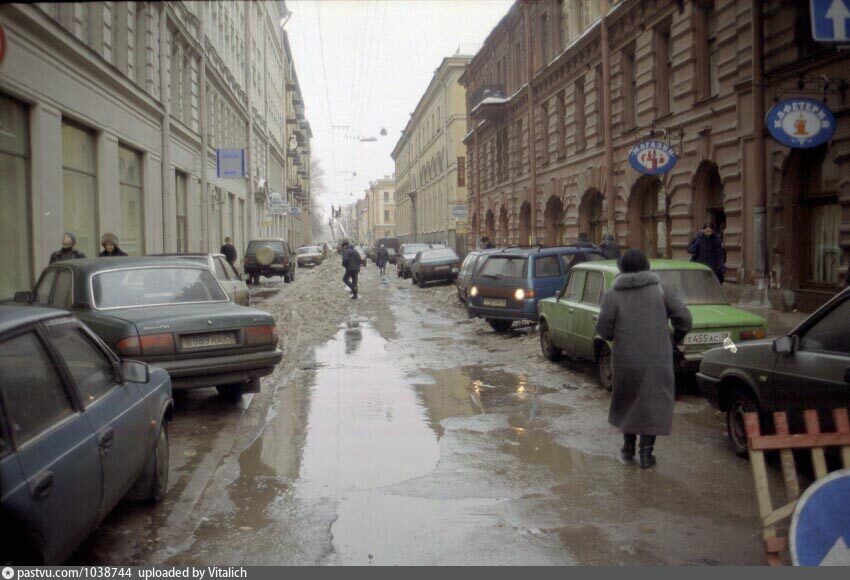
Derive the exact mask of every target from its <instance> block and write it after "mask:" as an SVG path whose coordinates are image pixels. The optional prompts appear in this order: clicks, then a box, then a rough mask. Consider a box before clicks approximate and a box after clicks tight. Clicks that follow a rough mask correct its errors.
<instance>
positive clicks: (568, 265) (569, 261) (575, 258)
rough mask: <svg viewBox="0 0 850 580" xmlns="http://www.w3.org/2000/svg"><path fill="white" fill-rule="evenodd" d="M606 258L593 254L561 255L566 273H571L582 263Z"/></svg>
mask: <svg viewBox="0 0 850 580" xmlns="http://www.w3.org/2000/svg"><path fill="white" fill-rule="evenodd" d="M604 259H605V256H602V255H601V254H594V253H591V252H576V253H575V254H561V264H563V266H564V272H569V271H570V270H571V269H572V267H573V266H575V265H576V264H581V263H582V262H595V261H597V260H604Z"/></svg>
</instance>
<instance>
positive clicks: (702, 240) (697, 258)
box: [688, 222, 726, 284]
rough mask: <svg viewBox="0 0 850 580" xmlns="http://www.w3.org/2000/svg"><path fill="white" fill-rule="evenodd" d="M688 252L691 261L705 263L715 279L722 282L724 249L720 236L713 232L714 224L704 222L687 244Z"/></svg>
mask: <svg viewBox="0 0 850 580" xmlns="http://www.w3.org/2000/svg"><path fill="white" fill-rule="evenodd" d="M688 253H689V254H691V261H692V262H699V263H700V264H705V265H706V266H708V267H709V268H711V271H712V272H714V275H715V276H717V280H718V281H719V282H720V283H721V284H722V283H723V273H724V271H725V270H726V268H725V266H724V254H725V252H724V250H723V242H722V241H721V240H720V237H719V236H718V235H717V234H716V233H715V232H714V224H713V223H711V222H706V223H705V224H703V226H702V231H700V232H699V233H698V234H697V235H696V236H695V237H694V239H693V241H691V243H690V245H689V246H688Z"/></svg>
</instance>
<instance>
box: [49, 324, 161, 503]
mask: <svg viewBox="0 0 850 580" xmlns="http://www.w3.org/2000/svg"><path fill="white" fill-rule="evenodd" d="M45 328H46V329H47V333H48V335H49V336H50V338H51V341H52V343H53V345H54V347H55V348H56V350H57V351H58V353H59V354H60V356H61V357H62V359H63V360H64V362H65V366H66V367H67V369H68V374H69V375H70V376H71V379H72V381H73V383H74V385H75V387H76V390H77V393H78V394H79V398H80V401H81V404H82V405H83V407H84V409H85V414H86V416H87V417H88V419H89V421H90V422H91V425H92V428H93V429H94V432H95V434H96V435H97V441H98V446H99V449H100V456H101V466H102V471H103V501H102V502H101V510H100V517H101V518H102V517H103V516H105V515H106V514H107V513H109V511H110V510H111V509H112V508H113V507H114V506H115V504H117V503H118V501H119V500H120V499H121V498H122V497H124V495H125V494H126V493H127V490H128V489H130V487H131V486H132V484H133V483H134V482H135V481H136V479H137V478H138V476H139V474H140V473H141V469H142V467H143V465H144V462H145V459H146V458H147V456H148V451H149V450H150V449H151V445H152V442H153V435H154V434H153V427H152V425H151V417H149V415H148V410H147V407H146V406H145V405H144V403H143V401H142V392H141V390H140V389H139V387H138V385H136V384H135V383H130V382H125V383H123V384H122V383H119V382H118V381H117V379H116V377H115V371H114V366H113V361H115V360H117V359H114V355H112V354H111V353H107V352H106V351H105V350H104V349H103V348H102V346H101V344H100V342H99V341H98V340H97V339H96V338H94V336H93V335H92V334H91V333H90V332H89V331H88V330H87V329H86V328H85V327H83V325H82V324H80V323H79V322H78V321H76V320H60V321H51V322H48V323H45Z"/></svg>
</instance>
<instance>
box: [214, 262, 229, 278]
mask: <svg viewBox="0 0 850 580" xmlns="http://www.w3.org/2000/svg"><path fill="white" fill-rule="evenodd" d="M213 267H214V268H215V277H216V278H218V279H219V280H224V281H227V273H226V272H225V271H224V266H222V265H221V260H219V259H217V258H214V259H213Z"/></svg>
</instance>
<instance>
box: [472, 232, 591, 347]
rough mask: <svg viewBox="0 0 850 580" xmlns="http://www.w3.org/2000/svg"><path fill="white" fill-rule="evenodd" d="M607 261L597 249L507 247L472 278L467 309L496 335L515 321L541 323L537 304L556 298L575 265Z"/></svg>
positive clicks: (504, 330) (489, 258)
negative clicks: (483, 321) (589, 261)
mask: <svg viewBox="0 0 850 580" xmlns="http://www.w3.org/2000/svg"><path fill="white" fill-rule="evenodd" d="M604 259H605V257H604V256H603V255H602V252H600V251H599V250H597V249H596V248H578V247H574V246H557V247H551V248H545V247H534V248H505V249H503V250H500V251H498V252H495V253H492V254H490V255H489V256H488V258H487V260H486V261H485V262H484V265H483V266H482V267H481V268H480V269H479V270H478V271H477V272H475V273H474V274H473V275H472V280H471V281H470V284H469V292H468V296H467V299H466V309H467V311H468V312H469V315H470V316H473V317H479V318H484V319H485V320H486V321H487V323H488V324H489V325H490V326H491V327H492V328H493V330H495V331H496V332H506V331H507V330H508V329H509V328H510V327H511V325H512V324H513V322H514V321H515V320H531V321H537V317H538V312H537V303H538V302H539V301H540V300H542V299H544V298H549V297H550V296H554V295H555V292H556V291H557V290H558V289H560V288H561V286H563V284H564V278H566V276H567V274H568V273H569V271H570V268H572V267H573V265H575V264H578V263H581V262H585V261H588V260H604Z"/></svg>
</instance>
